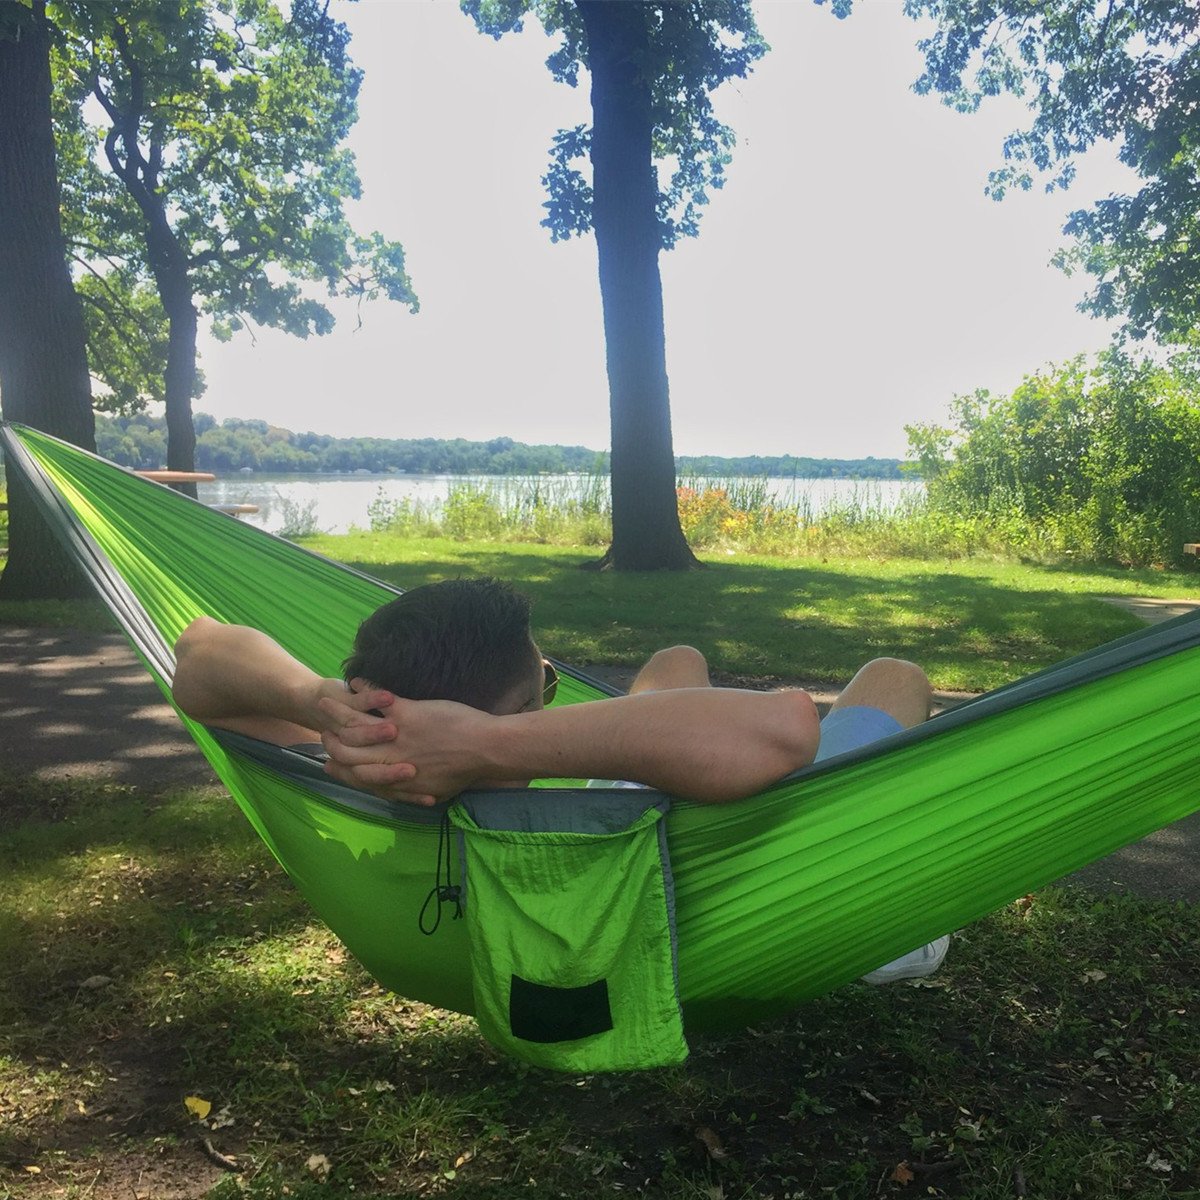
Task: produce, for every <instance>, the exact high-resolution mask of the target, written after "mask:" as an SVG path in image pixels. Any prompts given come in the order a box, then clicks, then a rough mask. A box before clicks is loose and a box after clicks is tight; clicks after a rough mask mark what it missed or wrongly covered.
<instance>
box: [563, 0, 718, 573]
mask: <svg viewBox="0 0 1200 1200" xmlns="http://www.w3.org/2000/svg"><path fill="white" fill-rule="evenodd" d="M576 3H577V5H578V8H579V12H580V15H581V16H582V18H583V23H584V27H585V29H586V30H587V39H588V67H589V69H590V71H591V75H592V193H593V200H592V225H593V227H594V228H595V231H596V248H597V251H598V254H599V260H600V296H601V300H602V302H603V306H604V343H605V356H606V359H607V364H608V391H609V411H610V414H611V420H612V506H613V540H612V545H611V546H610V547H609V549H608V553H607V554H605V556H604V558H603V559H602V560H601V562H600V563H599V564H598V565H600V566H604V567H612V568H614V569H615V570H618V571H664V570H665V571H686V570H690V569H692V568H694V567H698V566H700V565H701V564H700V563H698V562H697V560H696V558H695V556H694V555H693V554H692V552H691V550H690V549H689V547H688V544H687V540H686V539H685V538H684V536H683V531H682V529H681V528H680V526H679V507H678V500H677V497H676V494H675V452H674V448H673V446H672V443H671V408H670V393H669V390H668V385H667V355H666V338H665V335H664V332H663V301H662V278H661V276H660V275H659V270H658V254H659V249H660V248H661V245H662V239H661V236H660V234H659V229H658V220H657V216H656V205H657V199H658V187H657V181H656V179H655V174H654V167H653V160H652V154H651V133H652V120H651V113H650V88H649V84H648V82H647V81H646V79H645V78H644V77H643V75H642V74H641V72H640V70H639V63H640V62H641V61H643V59H644V55H645V50H646V45H647V34H646V23H645V13H644V11H643V5H641V4H618V3H610V2H609V0H576Z"/></svg>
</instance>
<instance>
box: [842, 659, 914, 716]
mask: <svg viewBox="0 0 1200 1200" xmlns="http://www.w3.org/2000/svg"><path fill="white" fill-rule="evenodd" d="M853 689H854V693H855V694H854V696H853V699H852V702H853V703H857V704H867V705H870V706H871V707H872V708H880V709H883V710H884V711H885V712H889V713H891V714H892V715H893V716H894V717H895V718H896V719H897V720H898V721H899V722H900V723H901V724H902V725H905V726H909V725H918V724H920V722H922V721H924V720H925V719H926V718H927V717H928V716H929V706H930V703H931V702H932V700H933V687H932V685H931V684H930V682H929V677H928V676H927V675H926V674H925V672H924V671H923V670H922V669H921V668H920V667H919V666H917V664H916V663H914V662H909V661H908V660H907V659H904V658H875V659H872V660H871V661H870V662H869V663H867V664H866V665H865V666H864V667H863V668H862V670H860V671H859V673H858V674H857V675H856V676H855V678H854V680H853ZM847 690H849V689H847ZM847 699H850V697H847Z"/></svg>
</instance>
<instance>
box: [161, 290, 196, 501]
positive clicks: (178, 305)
mask: <svg viewBox="0 0 1200 1200" xmlns="http://www.w3.org/2000/svg"><path fill="white" fill-rule="evenodd" d="M167 320H168V322H169V327H170V333H169V335H168V340H167V371H166V376H165V381H164V382H165V387H164V399H165V401H166V414H165V415H166V419H167V466H168V467H169V468H170V469H171V470H172V471H194V470H195V469H196V425H195V421H194V420H193V417H192V392H193V391H194V390H195V386H196V328H197V317H196V306H195V305H194V304H193V303H192V299H191V295H190V293H189V295H188V296H187V297H186V299H184V300H183V301H178V300H173V301H172V305H171V307H168V308H167ZM176 486H177V487H178V489H179V490H180V491H181V492H186V493H187V494H188V495H189V496H193V497H194V496H195V495H196V485H195V484H194V483H187V484H177V485H176Z"/></svg>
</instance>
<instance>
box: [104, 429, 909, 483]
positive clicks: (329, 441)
mask: <svg viewBox="0 0 1200 1200" xmlns="http://www.w3.org/2000/svg"><path fill="white" fill-rule="evenodd" d="M196 434H197V440H196V468H197V470H201V471H215V472H217V473H219V474H222V475H230V474H236V473H238V472H242V471H252V472H254V473H261V474H271V475H276V474H280V475H282V474H286V475H319V474H328V475H339V476H346V475H355V474H360V475H361V474H363V473H367V474H372V475H376V474H378V475H387V474H407V475H468V476H469V475H496V476H505V475H508V476H512V475H518V476H519V475H560V474H603V475H607V474H608V471H609V456H608V452H607V451H606V450H592V449H589V448H588V447H586V446H562V445H531V444H528V443H525V442H516V441H513V439H512V438H507V437H499V438H491V439H489V440H488V441H482V442H474V441H467V440H466V439H464V438H411V439H409V438H338V437H333V436H331V435H329V434H318V433H295V432H293V431H292V430H290V429H284V428H282V427H280V426H275V425H269V424H268V423H267V422H266V421H261V420H254V419H244V420H243V419H238V418H228V419H226V420H224V421H221V422H218V421H216V420H215V419H214V418H212V417H210V416H208V415H207V414H205V413H197V414H196ZM96 443H97V449H98V451H99V453H100V454H101V455H103V456H104V457H105V458H111V459H112V460H113V461H114V462H118V463H120V464H121V465H122V466H127V467H135V468H140V469H143V470H144V469H147V468H152V467H159V466H162V465H163V464H164V463H165V461H166V423H165V421H164V420H163V419H162V418H161V417H152V416H149V415H147V414H144V413H140V414H137V415H134V416H131V417H122V416H106V415H104V414H97V416H96ZM914 468H915V464H910V463H905V462H903V461H902V460H901V459H898V458H875V457H874V456H872V455H867V456H864V457H863V458H814V457H808V456H802V455H794V454H782V455H756V454H751V455H737V456H724V455H716V454H704V455H696V454H682V455H677V456H676V459H675V470H676V472H677V473H678V475H679V476H680V478H681V479H686V478H687V477H689V476H697V477H701V478H704V479H706V480H710V481H711V480H714V479H715V480H719V479H723V478H756V477H766V478H771V479H847V480H859V481H863V482H869V481H873V480H895V479H909V480H916V479H919V478H920V476H919V475H918V474H917V472H916V470H915V469H914Z"/></svg>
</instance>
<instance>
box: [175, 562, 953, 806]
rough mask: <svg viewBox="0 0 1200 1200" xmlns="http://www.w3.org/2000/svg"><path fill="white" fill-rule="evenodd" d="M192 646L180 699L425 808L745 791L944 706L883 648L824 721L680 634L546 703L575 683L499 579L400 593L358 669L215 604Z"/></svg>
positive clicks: (347, 778)
mask: <svg viewBox="0 0 1200 1200" xmlns="http://www.w3.org/2000/svg"><path fill="white" fill-rule="evenodd" d="M175 654H176V659H177V666H176V672H175V680H174V697H175V702H176V703H177V704H178V705H179V707H180V708H181V709H182V710H183V712H185V713H186V714H187V715H188V716H190V717H193V718H194V719H196V720H198V721H202V722H204V723H205V724H207V725H212V726H215V727H217V728H221V729H229V730H232V731H234V732H237V733H243V734H247V735H248V736H251V737H256V738H260V739H261V740H264V741H269V742H274V743H275V744H277V745H284V746H289V745H301V746H305V745H307V746H312V745H314V744H315V743H317V742H318V741H323V742H324V746H325V749H326V750H327V751H328V753H329V756H330V762H329V763H328V764H327V768H326V769H327V771H328V772H329V774H330V775H332V776H333V777H334V778H336V779H338V780H340V781H341V782H343V783H347V784H349V785H350V786H352V787H358V788H361V789H363V790H365V791H370V792H373V793H375V794H376V795H379V796H382V797H384V798H386V799H390V800H395V801H401V802H405V803H411V804H424V805H430V804H433V803H435V801H436V800H437V799H438V798H440V797H446V796H453V795H457V794H458V793H459V792H461V791H463V790H465V789H466V788H468V787H471V786H478V785H480V784H483V783H491V784H493V785H494V784H496V783H506V782H507V783H509V784H512V785H514V786H524V784H525V783H527V782H528V781H529V780H530V779H536V778H539V777H546V776H553V777H579V776H584V777H598V778H604V779H617V780H631V781H636V782H638V783H642V784H647V785H649V786H651V787H655V788H658V789H660V790H662V791H665V792H669V793H671V794H673V795H679V796H687V797H689V798H690V799H694V800H699V801H703V802H719V801H727V800H735V799H740V798H742V797H744V796H749V795H753V794H754V793H755V792H757V791H760V790H762V789H763V788H764V787H767V786H768V785H769V784H771V783H774V782H775V781H776V780H778V779H781V778H782V777H783V776H785V775H787V774H789V773H790V772H792V771H795V770H797V769H799V768H800V767H803V766H807V765H808V764H809V763H811V762H813V761H814V760H817V761H819V760H821V759H826V758H830V757H832V756H834V755H836V754H841V753H843V752H845V751H847V750H852V749H855V748H857V747H859V746H862V745H865V744H867V743H868V742H872V741H876V740H878V739H879V738H881V737H886V736H887V735H888V734H892V733H896V732H898V731H899V730H900V729H903V728H906V727H908V726H910V725H915V724H917V723H919V722H921V721H923V720H925V719H926V717H928V715H929V702H930V687H929V681H928V680H927V679H926V678H925V674H924V672H923V671H921V669H920V668H919V667H917V666H915V665H914V664H912V663H909V662H904V661H902V660H899V659H889V658H884V659H875V660H874V661H872V662H870V663H868V664H867V665H866V666H865V667H863V668H862V670H860V671H859V672H858V674H857V675H856V676H855V677H854V679H853V680H852V681H851V683H850V684H849V686H848V687H847V688H846V689H845V691H844V692H842V694H841V696H840V697H839V698H838V699H837V701H835V703H834V705H833V708H832V709H831V711H830V713H829V715H828V716H827V717H826V718H825V719H824V721H819V720H818V717H817V711H816V706H815V705H814V704H813V701H812V699H811V697H810V696H809V695H808V694H807V693H806V692H801V691H784V692H754V691H745V690H739V689H733V688H713V687H711V686H710V684H709V678H708V666H707V663H706V662H705V660H704V656H703V655H702V654H701V653H700V652H699V651H698V650H695V649H693V648H692V647H690V646H672V647H670V648H669V649H666V650H660V651H659V652H658V653H657V654H655V655H653V656H652V657H651V658H650V660H649V661H648V662H647V663H646V664H645V666H643V667H642V669H641V670H640V671H639V672H638V674H637V676H636V678H635V679H634V682H633V685H632V687H631V688H630V690H629V694H628V695H627V696H623V697H618V698H613V699H607V700H603V701H600V702H597V703H591V704H583V705H567V706H563V707H560V708H555V709H546V708H545V705H546V703H548V701H549V700H550V699H551V698H552V696H553V693H554V688H555V686H556V683H557V680H556V676H555V675H554V669H553V667H551V666H550V664H549V663H548V662H546V661H545V659H543V657H542V654H541V651H540V650H539V649H538V647H537V644H536V643H535V642H534V640H533V637H532V635H531V633H530V630H529V601H528V600H527V599H526V598H525V597H524V596H521V595H520V594H519V593H517V592H515V591H513V589H512V588H510V587H508V586H507V585H505V584H502V583H500V582H499V581H497V580H493V579H472V580H461V579H460V580H449V581H446V582H444V583H436V584H429V585H426V586H424V587H418V588H413V589H412V590H411V591H408V592H405V593H404V594H403V595H401V596H399V597H397V599H395V600H392V601H390V602H389V603H387V604H385V605H383V607H381V608H380V609H378V610H377V611H376V612H375V613H373V614H372V615H371V616H370V617H368V618H367V620H365V621H364V622H363V623H362V625H361V626H360V627H359V630H358V633H357V635H356V637H355V642H354V649H353V653H352V654H351V655H350V656H349V658H347V659H346V662H345V664H344V668H343V672H344V676H345V678H344V679H322V678H321V677H320V676H318V675H317V674H315V673H314V672H313V671H311V670H309V668H308V667H306V666H304V665H303V664H302V663H300V662H298V661H297V660H296V659H294V658H292V656H291V655H289V654H288V653H287V652H286V651H284V650H283V649H282V648H281V647H280V646H279V645H278V644H276V643H275V642H274V641H272V640H271V639H270V638H269V637H267V636H266V635H265V634H263V633H260V632H259V631H258V630H255V629H249V628H247V627H245V626H239V625H225V624H222V623H221V622H219V621H214V620H212V619H211V618H208V617H201V618H199V619H198V620H196V621H195V622H193V623H192V624H191V625H190V626H189V627H188V628H187V629H186V630H185V631H184V632H183V634H182V636H181V637H180V638H179V641H178V642H177V643H176V646H175ZM347 685H348V686H347ZM416 701H440V702H441V703H415V702H416ZM401 735H402V736H401Z"/></svg>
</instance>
